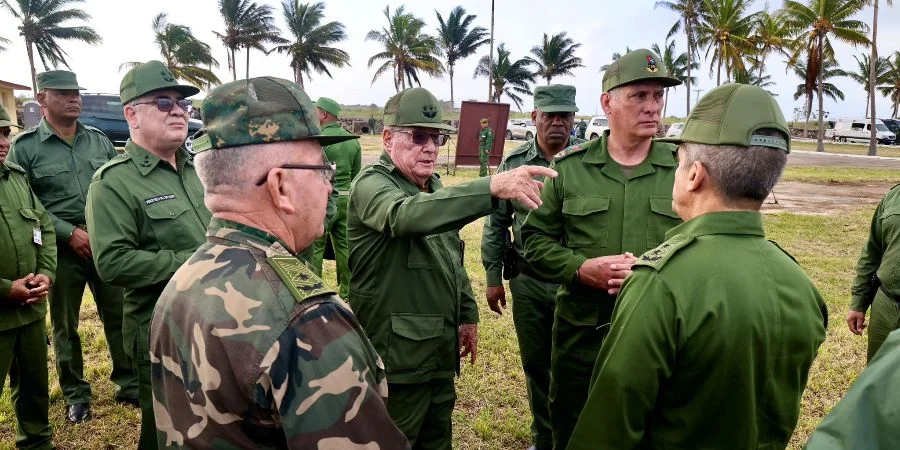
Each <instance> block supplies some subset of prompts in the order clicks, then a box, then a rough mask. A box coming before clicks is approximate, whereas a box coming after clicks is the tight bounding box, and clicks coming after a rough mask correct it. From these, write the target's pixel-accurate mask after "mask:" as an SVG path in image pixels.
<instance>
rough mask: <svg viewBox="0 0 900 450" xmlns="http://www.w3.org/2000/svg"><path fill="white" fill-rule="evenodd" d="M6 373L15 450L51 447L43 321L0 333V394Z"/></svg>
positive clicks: (45, 338)
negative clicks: (13, 422)
mask: <svg viewBox="0 0 900 450" xmlns="http://www.w3.org/2000/svg"><path fill="white" fill-rule="evenodd" d="M7 374H9V387H10V391H11V394H12V395H11V396H10V398H11V400H12V403H13V409H14V410H15V412H16V447H17V448H20V449H52V448H54V447H53V440H52V439H53V429H52V428H51V427H50V418H49V410H50V383H49V381H50V380H49V378H50V375H49V373H48V372H47V330H46V329H45V326H44V321H43V320H35V321H34V322H31V323H29V324H25V325H22V326H20V327H16V328H13V329H10V330H3V331H0V394H2V389H3V383H4V382H5V381H6V375H7Z"/></svg>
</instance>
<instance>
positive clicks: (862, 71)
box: [847, 53, 890, 117]
mask: <svg viewBox="0 0 900 450" xmlns="http://www.w3.org/2000/svg"><path fill="white" fill-rule="evenodd" d="M860 56H862V59H860V57H859V56H857V55H853V59H855V60H856V72H852V71H851V72H847V76H848V77H850V78H852V79H853V81H856V82H857V83H859V84H861V85H862V87H863V89H864V90H865V91H866V112H865V117H868V116H869V106H870V104H869V101H870V100H871V99H872V92H871V91H869V89H870V88H871V87H872V86H875V85H876V84H879V85H881V84H885V83H887V73H888V71H889V70H890V63H889V62H888V60H887V59H886V58H878V61H877V62H876V63H875V66H874V67H872V64H871V60H870V59H869V55H867V54H865V53H864V54H862V55H860ZM873 73H874V74H875V80H870V79H869V76H870V75H872V74H873Z"/></svg>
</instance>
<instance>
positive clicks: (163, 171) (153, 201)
mask: <svg viewBox="0 0 900 450" xmlns="http://www.w3.org/2000/svg"><path fill="white" fill-rule="evenodd" d="M197 92H199V89H197V88H195V87H193V86H186V85H180V84H178V83H176V82H175V77H174V76H173V75H172V73H171V72H170V71H169V69H167V68H166V66H165V65H164V64H163V63H161V62H159V61H149V62H147V63H144V64H141V65H139V66H137V67H135V68H133V69H131V70H130V71H128V73H126V74H125V77H123V78H122V83H121V85H120V87H119V95H120V97H121V98H122V104H123V105H125V106H124V109H125V111H124V112H125V119H126V120H127V121H128V127H129V129H130V132H131V139H129V140H128V143H127V144H126V145H125V153H123V154H121V155H119V156H117V157H116V158H114V159H113V160H112V161H110V162H108V163H106V164H105V165H104V166H103V167H101V168H100V169H98V170H97V172H96V173H94V177H93V179H92V180H91V186H90V189H89V190H88V197H87V209H86V211H85V217H86V218H87V225H88V227H87V228H88V234H89V235H90V240H91V250H92V252H93V256H94V263H95V264H96V266H97V273H99V274H100V278H102V279H103V280H104V281H106V282H108V283H110V284H112V285H115V286H121V287H124V288H125V304H124V307H123V310H124V318H125V319H124V321H123V325H122V328H123V330H122V331H123V334H124V340H125V351H126V352H128V353H129V355H130V356H131V357H132V360H133V362H134V367H135V371H136V372H137V375H138V396H139V401H140V406H141V438H140V443H139V444H138V448H139V449H141V450H145V449H147V450H148V449H155V448H156V427H155V425H154V419H153V395H152V391H151V389H150V353H149V350H148V349H147V343H148V342H149V332H150V317H151V315H152V314H153V306H154V305H155V304H156V300H157V299H158V298H159V294H160V293H161V292H162V290H163V288H164V287H165V286H166V283H167V282H168V281H169V278H171V277H172V274H174V273H175V271H176V270H178V267H180V266H181V264H183V263H184V262H185V261H187V259H188V257H190V256H191V254H192V253H193V252H194V250H196V249H197V247H199V246H200V244H201V243H203V239H204V235H205V232H206V226H207V225H208V224H209V220H210V218H211V215H210V213H209V210H207V209H206V206H204V204H203V185H201V184H200V179H199V178H197V172H196V171H195V170H194V161H193V157H192V156H191V154H190V153H188V151H187V150H185V149H184V147H183V144H184V140H185V138H186V137H187V121H188V118H187V114H188V111H189V110H190V100H186V99H185V97H189V96H191V95H194V94H196V93H197Z"/></svg>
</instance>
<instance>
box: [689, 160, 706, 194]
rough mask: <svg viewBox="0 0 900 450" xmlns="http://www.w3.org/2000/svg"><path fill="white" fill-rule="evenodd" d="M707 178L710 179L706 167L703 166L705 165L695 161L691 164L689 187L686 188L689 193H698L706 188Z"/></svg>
mask: <svg viewBox="0 0 900 450" xmlns="http://www.w3.org/2000/svg"><path fill="white" fill-rule="evenodd" d="M707 178H709V172H707V171H706V167H704V166H703V163H701V162H700V161H694V162H693V163H691V167H689V168H688V176H687V185H686V186H685V188H686V189H687V191H688V192H697V191H699V190H700V189H701V188H703V187H704V185H705V184H706V179H707Z"/></svg>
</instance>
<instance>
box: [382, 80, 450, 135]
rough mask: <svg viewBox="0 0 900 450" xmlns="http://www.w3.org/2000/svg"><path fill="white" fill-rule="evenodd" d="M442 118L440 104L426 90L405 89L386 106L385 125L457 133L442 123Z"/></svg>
mask: <svg viewBox="0 0 900 450" xmlns="http://www.w3.org/2000/svg"><path fill="white" fill-rule="evenodd" d="M442 118H443V113H442V112H441V105H440V103H438V101H437V99H436V98H434V95H431V92H428V90H427V89H424V88H409V89H404V90H402V91H400V92H399V93H398V94H397V95H395V96H393V97H391V98H390V100H388V102H387V104H385V105H384V124H385V125H387V126H398V127H422V128H437V129H439V130H447V131H456V128H453V127H451V126H450V125H445V124H444V123H443V122H441V119H442Z"/></svg>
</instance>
